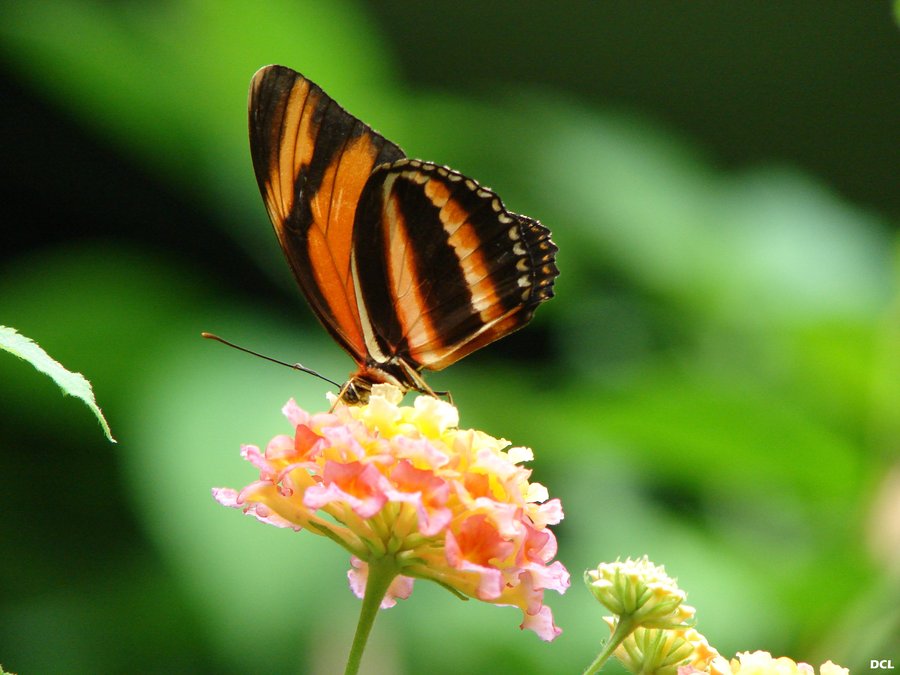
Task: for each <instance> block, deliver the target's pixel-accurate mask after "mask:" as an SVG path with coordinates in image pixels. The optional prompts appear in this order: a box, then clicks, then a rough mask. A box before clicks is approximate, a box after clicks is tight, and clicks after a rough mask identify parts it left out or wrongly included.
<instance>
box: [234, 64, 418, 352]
mask: <svg viewBox="0 0 900 675" xmlns="http://www.w3.org/2000/svg"><path fill="white" fill-rule="evenodd" d="M249 117H250V152H251V155H252V158H253V168H254V171H255V172H256V180H257V183H258V184H259V190H260V192H261V193H262V197H263V201H264V202H265V204H266V210H267V211H268V212H269V217H270V218H271V220H272V225H274V227H275V234H276V235H277V236H278V241H279V243H280V244H281V248H282V250H283V251H284V254H285V256H286V257H287V261H288V264H289V265H290V267H291V270H293V273H294V277H295V278H296V279H297V282H298V284H299V285H300V288H301V289H302V290H303V293H304V295H305V296H306V299H307V300H308V301H309V304H310V306H311V307H312V308H313V311H314V312H315V314H316V316H318V318H319V320H320V321H321V322H322V324H323V325H324V326H325V327H326V328H327V329H328V331H329V332H330V333H331V335H332V336H333V337H334V338H335V340H337V341H338V343H339V344H340V345H341V346H342V347H343V348H344V349H345V350H347V351H348V352H349V353H350V354H351V356H353V358H354V359H356V361H357V362H358V363H363V362H364V361H365V358H366V343H365V339H364V336H363V332H362V328H361V325H360V317H359V310H358V307H357V302H356V295H355V291H354V287H353V280H352V275H351V270H350V258H351V243H352V236H353V220H354V214H355V213H356V210H357V202H358V201H359V197H360V194H361V193H362V190H363V187H364V186H365V184H366V181H367V180H368V179H369V177H370V175H371V173H372V170H373V168H374V167H376V166H378V165H379V164H383V163H385V162H392V161H395V160H397V159H400V158H401V157H403V156H404V154H403V151H402V150H400V148H399V147H397V146H396V145H394V144H393V143H391V142H390V141H388V140H387V139H385V138H384V137H383V136H381V135H379V134H378V133H376V132H375V131H373V130H372V129H371V128H370V127H368V126H367V125H365V124H364V123H362V122H361V121H360V120H358V119H356V118H355V117H353V116H352V115H350V113H348V112H347V111H345V110H344V109H343V108H341V107H340V106H339V105H338V104H337V103H335V102H334V101H333V100H332V99H331V98H330V97H329V96H328V95H327V94H325V92H323V91H322V89H321V88H319V87H318V86H317V85H316V84H315V83H313V82H311V81H310V80H308V79H306V78H305V77H303V75H301V74H300V73H297V72H295V71H293V70H291V69H290V68H285V67H283V66H266V67H264V68H262V69H260V70H259V71H258V72H257V73H256V75H254V76H253V80H252V81H251V84H250V101H249Z"/></svg>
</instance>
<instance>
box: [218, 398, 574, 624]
mask: <svg viewBox="0 0 900 675" xmlns="http://www.w3.org/2000/svg"><path fill="white" fill-rule="evenodd" d="M402 398H403V395H402V393H401V392H400V390H398V389H397V388H395V387H392V386H390V385H375V386H374V387H373V390H372V393H371V397H370V399H369V402H368V403H367V404H366V405H359V406H346V405H343V404H341V403H338V404H337V405H336V406H335V407H334V409H333V411H332V412H329V413H318V414H310V413H307V412H305V411H304V410H302V409H301V408H300V407H298V406H297V405H296V403H294V401H293V400H291V401H289V402H288V403H287V404H286V405H285V406H284V408H283V412H284V414H285V416H286V417H287V418H288V420H289V421H290V423H291V425H292V427H293V429H294V433H293V435H279V436H276V437H275V438H273V439H272V440H271V441H270V442H269V444H268V445H267V446H266V449H265V451H261V450H260V449H259V448H258V447H256V446H253V445H246V446H243V448H242V451H241V454H242V455H243V457H244V458H245V459H247V460H248V461H249V462H251V463H252V464H253V465H254V466H255V467H256V468H257V469H258V470H259V479H258V480H256V481H254V482H252V483H250V484H249V485H248V486H247V487H245V488H244V489H242V490H240V491H237V490H233V489H229V488H217V489H215V490H213V495H214V496H215V498H216V499H217V500H218V501H219V503H221V504H223V505H225V506H231V507H234V508H239V509H242V510H243V511H244V512H245V513H247V514H248V515H252V516H254V517H256V518H257V519H259V520H260V521H262V522H264V523H268V524H270V525H275V526H277V527H286V528H292V529H294V530H297V531H299V530H304V529H305V530H307V531H309V532H312V533H314V534H319V535H323V536H326V537H328V538H330V539H332V540H334V541H335V542H337V543H339V544H340V545H341V546H343V547H344V548H345V549H346V550H347V551H349V552H350V553H351V569H350V571H349V572H348V577H349V580H350V587H351V589H352V590H353V592H354V593H355V594H356V595H357V596H359V597H364V596H365V597H368V595H367V594H366V591H367V589H368V590H369V591H370V593H369V594H372V591H373V589H372V588H370V586H371V585H372V584H376V585H377V587H378V588H377V593H376V594H377V595H378V598H377V602H380V605H381V607H383V608H386V607H390V606H392V605H393V604H395V602H396V600H397V599H401V598H406V597H407V596H409V594H410V593H411V592H412V588H413V580H414V579H429V580H432V581H436V582H437V583H439V584H441V585H442V586H444V587H445V588H447V589H449V590H451V591H453V592H454V593H455V594H457V595H458V596H460V597H471V598H477V599H478V600H483V601H485V602H489V603H493V604H496V605H511V606H515V607H518V608H519V609H520V610H521V611H522V614H523V617H524V618H523V621H522V624H521V627H522V628H528V629H530V630H533V631H534V632H535V633H537V635H538V636H539V637H541V638H542V639H544V640H552V639H553V638H555V637H556V636H557V635H558V634H559V633H560V629H559V628H557V627H556V625H555V624H554V623H553V616H552V613H551V611H550V608H549V607H547V606H546V605H544V601H543V599H544V591H545V590H548V589H549V590H554V591H558V592H560V593H562V592H564V591H565V590H566V588H567V587H568V585H569V574H568V572H567V571H566V569H565V567H564V566H563V565H562V564H561V563H560V562H558V561H553V558H554V556H555V555H556V548H557V546H556V538H555V537H554V535H553V533H552V532H551V530H550V529H549V527H548V526H550V525H555V524H557V523H558V522H559V521H560V520H562V517H563V512H562V507H561V504H560V502H559V500H558V499H548V493H547V490H546V488H544V487H543V486H542V485H540V484H539V483H531V482H529V478H530V475H531V472H530V470H528V469H526V468H524V467H523V466H522V463H523V462H525V461H528V460H530V459H531V458H532V453H531V451H530V450H528V449H527V448H517V447H509V443H508V442H507V441H504V440H501V439H497V438H494V437H492V436H489V435H488V434H486V433H483V432H481V431H477V430H473V429H460V428H458V424H459V416H458V412H457V410H456V408H454V407H453V406H452V405H450V404H449V403H447V402H445V401H441V400H439V399H436V398H434V397H430V396H419V397H417V398H416V399H415V401H414V404H413V405H412V406H403V405H401V400H402ZM373 577H374V579H373ZM376 606H377V605H376Z"/></svg>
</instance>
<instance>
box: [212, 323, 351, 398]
mask: <svg viewBox="0 0 900 675" xmlns="http://www.w3.org/2000/svg"><path fill="white" fill-rule="evenodd" d="M200 335H201V336H202V337H205V338H206V339H207V340H215V341H216V342H221V343H222V344H223V345H228V346H229V347H234V348H235V349H237V350H239V351H242V352H246V353H247V354H253V356H258V357H259V358H261V359H265V360H266V361H271V362H272V363H277V364H278V365H280V366H286V367H288V368H291V369H292V370H299V371H301V372H304V373H308V374H309V375H313V376H315V377H318V378H319V379H320V380H325V381H326V382H328V383H329V384H333V385H334V386H335V387H337V388H338V389H340V387H341V385H340V384H338V383H337V382H335V381H334V380H329V379H328V378H327V377H325V376H324V375H322V374H321V373H317V372H316V371H315V370H313V369H312V368H307V367H306V366H304V365H303V364H302V363H287V362H286V361H279V360H278V359H273V358H272V357H271V356H266V355H265V354H260V353H259V352H255V351H253V350H252V349H247V348H246V347H241V346H240V345H236V344H234V343H233V342H229V341H228V340H226V339H224V338H220V337H219V336H218V335H213V334H212V333H205V332H204V333H200Z"/></svg>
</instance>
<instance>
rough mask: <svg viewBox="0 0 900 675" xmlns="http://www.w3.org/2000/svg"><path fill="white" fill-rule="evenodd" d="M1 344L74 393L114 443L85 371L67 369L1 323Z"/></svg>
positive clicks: (65, 391) (31, 341)
mask: <svg viewBox="0 0 900 675" xmlns="http://www.w3.org/2000/svg"><path fill="white" fill-rule="evenodd" d="M0 348H2V349H5V350H6V351H8V352H10V353H11V354H15V355H16V356H18V357H19V358H20V359H24V360H26V361H28V363H30V364H31V365H33V366H34V367H35V368H37V369H38V370H39V371H40V372H42V373H44V374H45V375H49V376H50V377H51V378H53V381H54V382H56V384H58V385H59V386H60V388H61V389H62V390H63V393H65V394H67V395H69V396H76V397H78V398H80V399H81V400H82V401H84V402H85V403H86V404H87V406H88V408H90V409H91V410H92V411H93V412H94V415H95V416H96V417H97V419H98V420H99V422H100V426H101V427H103V433H105V434H106V437H107V438H108V439H109V440H110V441H112V442H113V443H115V442H116V439H115V438H113V437H112V433H111V432H110V430H109V424H107V423H106V418H104V417H103V413H102V412H101V411H100V407H99V406H98V405H97V401H96V399H94V392H93V390H92V389H91V383H90V382H88V381H87V380H86V379H85V377H84V375H82V374H81V373H73V372H71V371H70V370H66V369H65V368H64V367H63V366H62V364H60V363H58V362H57V361H54V360H53V359H52V358H50V355H49V354H48V353H47V352H45V351H44V350H43V349H41V348H40V347H39V346H38V345H37V343H35V342H34V341H33V340H31V339H29V338H27V337H25V336H24V335H20V334H19V333H18V332H17V331H16V330H15V329H14V328H8V327H6V326H0Z"/></svg>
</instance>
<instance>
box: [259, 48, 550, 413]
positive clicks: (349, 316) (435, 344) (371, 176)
mask: <svg viewBox="0 0 900 675" xmlns="http://www.w3.org/2000/svg"><path fill="white" fill-rule="evenodd" d="M248 107H249V122H250V153H251V157H252V159H253V168H254V171H255V173H256V180H257V182H258V183H259V189H260V192H261V194H262V198H263V201H264V202H265V205H266V210H267V211H268V214H269V218H270V219H271V221H272V225H273V226H274V227H275V234H276V235H277V237H278V241H279V243H280V244H281V248H282V250H283V251H284V254H285V257H286V258H287V262H288V264H289V265H290V267H291V270H292V271H293V273H294V277H295V278H296V280H297V283H298V284H299V286H300V289H301V290H302V291H303V294H304V295H305V296H306V299H307V301H308V302H309V305H310V306H311V307H312V310H313V312H314V313H315V314H316V316H317V317H318V319H319V321H320V322H321V323H322V324H323V325H324V326H325V328H326V329H327V330H328V332H329V333H330V334H331V336H332V337H333V338H334V339H335V340H336V341H337V343H338V344H339V345H341V347H343V348H344V350H346V351H347V352H348V353H349V354H350V356H352V357H353V359H354V361H356V364H357V371H356V373H355V374H353V375H352V376H351V378H350V380H349V381H348V382H347V383H346V384H345V385H344V387H343V388H342V389H341V393H340V395H339V398H341V399H342V400H344V401H346V402H348V403H356V402H365V401H366V400H367V399H368V395H369V392H370V391H371V388H372V385H373V384H375V383H380V382H386V383H391V384H394V385H396V386H398V387H400V388H401V389H403V390H404V391H409V390H413V389H414V390H417V391H421V392H424V393H428V394H432V395H434V393H435V392H434V391H432V389H431V388H430V387H429V386H428V385H427V384H426V382H425V380H424V378H423V377H422V371H423V370H441V369H442V368H444V367H446V366H449V365H450V364H452V363H454V362H456V361H458V360H459V359H461V358H463V357H464V356H466V355H467V354H470V353H472V352H473V351H475V350H476V349H479V348H481V347H483V346H485V345H487V344H488V343H490V342H493V341H494V340H497V339H499V338H501V337H503V336H505V335H507V334H509V333H511V332H512V331H514V330H516V329H518V328H521V327H522V326H523V325H525V324H526V323H528V321H529V320H530V319H531V317H532V315H533V314H534V311H535V309H536V308H537V306H538V305H539V304H541V303H542V302H544V301H545V300H548V299H549V298H550V297H552V296H553V282H554V280H555V279H556V276H557V275H558V274H559V270H558V269H557V267H556V252H557V247H556V246H555V245H554V243H553V242H552V241H551V240H550V231H549V230H548V229H547V228H545V227H544V226H543V225H541V224H540V223H539V222H538V221H536V220H533V219H531V218H528V217H526V216H522V215H518V214H515V213H512V212H510V211H508V210H507V209H506V207H505V206H504V205H503V202H501V201H500V198H499V197H498V196H497V195H496V194H495V193H494V192H492V191H491V190H489V189H487V188H484V187H482V186H480V185H479V184H478V183H476V182H475V181H474V180H472V179H471V178H467V177H466V176H464V175H463V174H461V173H459V172H457V171H454V170H452V169H449V168H447V167H445V166H440V165H438V164H434V163H432V162H424V161H420V160H417V159H410V158H408V157H407V156H406V155H405V153H404V152H403V151H402V150H401V149H400V148H399V147H398V146H397V145H395V144H394V143H392V142H391V141H389V140H387V139H386V138H384V137H383V136H381V135H380V134H379V133H377V132H376V131H374V130H373V129H372V128H371V127H369V126H367V125H366V124H364V123H363V122H361V121H360V120H358V119H357V118H355V117H354V116H353V115H351V114H350V113H348V112H347V111H346V110H344V109H343V108H342V107H341V106H340V105H338V104H337V103H336V102H335V101H334V100H333V99H331V98H330V97H329V96H328V95H327V94H326V93H325V92H324V91H322V89H321V88H320V87H319V86H318V85H316V84H315V83H313V82H312V81H310V80H309V79H307V78H305V77H304V76H303V75H301V74H300V73H298V72H296V71H294V70H291V69H290V68H286V67H284V66H266V67H264V68H262V69H260V70H259V71H258V72H257V73H256V74H255V75H254V76H253V79H252V81H251V84H250V100H249V106H248Z"/></svg>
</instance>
